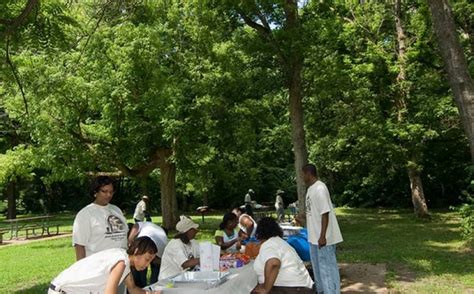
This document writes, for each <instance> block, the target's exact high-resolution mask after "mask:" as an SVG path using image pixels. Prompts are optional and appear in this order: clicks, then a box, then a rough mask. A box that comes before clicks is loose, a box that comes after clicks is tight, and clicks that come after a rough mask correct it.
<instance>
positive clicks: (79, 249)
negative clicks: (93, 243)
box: [74, 244, 86, 261]
mask: <svg viewBox="0 0 474 294" xmlns="http://www.w3.org/2000/svg"><path fill="white" fill-rule="evenodd" d="M74 250H75V251H76V261H79V260H81V259H83V258H84V257H86V247H85V246H83V245H79V244H74Z"/></svg>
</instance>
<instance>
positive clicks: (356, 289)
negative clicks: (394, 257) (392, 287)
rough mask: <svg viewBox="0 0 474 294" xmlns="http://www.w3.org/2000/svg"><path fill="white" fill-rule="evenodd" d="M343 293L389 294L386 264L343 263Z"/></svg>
mask: <svg viewBox="0 0 474 294" xmlns="http://www.w3.org/2000/svg"><path fill="white" fill-rule="evenodd" d="M339 272H340V275H341V292H342V293H389V291H388V289H387V285H386V282H385V276H386V275H387V266H386V265H385V264H369V263H341V264H339Z"/></svg>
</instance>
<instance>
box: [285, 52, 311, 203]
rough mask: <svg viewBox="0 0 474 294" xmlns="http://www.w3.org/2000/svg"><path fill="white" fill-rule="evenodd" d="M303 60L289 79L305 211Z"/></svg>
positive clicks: (298, 184) (300, 198)
mask: <svg viewBox="0 0 474 294" xmlns="http://www.w3.org/2000/svg"><path fill="white" fill-rule="evenodd" d="M302 69H303V62H302V60H298V61H297V62H296V64H294V65H293V66H292V67H291V71H292V72H291V73H290V81H289V87H288V92H289V100H290V101H289V103H290V119H291V138H292V141H293V153H294V155H295V172H296V188H297V192H298V203H299V209H300V211H305V201H306V197H305V194H306V185H305V183H304V180H303V173H302V171H301V170H302V168H303V166H304V165H305V164H307V163H308V151H307V150H306V140H305V132H304V117H303V105H302V101H301V100H302V93H301V71H302Z"/></svg>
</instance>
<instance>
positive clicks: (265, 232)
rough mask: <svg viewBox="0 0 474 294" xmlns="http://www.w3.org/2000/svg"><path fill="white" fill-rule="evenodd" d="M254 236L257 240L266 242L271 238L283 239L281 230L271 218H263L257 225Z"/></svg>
mask: <svg viewBox="0 0 474 294" xmlns="http://www.w3.org/2000/svg"><path fill="white" fill-rule="evenodd" d="M255 236H256V237H257V239H258V240H268V239H270V238H271V237H277V236H278V237H280V238H281V237H283V230H282V229H281V228H280V226H279V225H278V223H277V222H276V221H275V219H274V218H272V217H264V218H262V219H261V220H260V221H259V222H258V224H257V231H256V232H255Z"/></svg>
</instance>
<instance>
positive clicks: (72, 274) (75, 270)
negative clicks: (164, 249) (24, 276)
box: [48, 237, 161, 294]
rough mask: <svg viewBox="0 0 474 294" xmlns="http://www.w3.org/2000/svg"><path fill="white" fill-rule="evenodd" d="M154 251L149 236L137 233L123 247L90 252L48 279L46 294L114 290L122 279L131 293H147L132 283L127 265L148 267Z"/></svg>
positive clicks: (107, 292)
mask: <svg viewBox="0 0 474 294" xmlns="http://www.w3.org/2000/svg"><path fill="white" fill-rule="evenodd" d="M156 252H157V249H156V245H155V243H154V242H153V241H152V240H151V239H150V238H148V237H140V238H137V239H136V240H135V241H134V242H133V243H132V244H131V246H130V248H129V249H128V250H127V251H125V250H124V249H120V248H113V249H108V250H103V251H101V252H98V253H95V254H92V255H90V256H88V257H86V258H82V259H81V260H79V261H76V262H75V263H74V264H73V265H71V266H70V267H69V268H67V269H65V270H64V271H63V272H61V273H60V274H59V275H58V276H57V277H56V278H55V279H54V280H53V281H52V282H51V285H50V286H49V290H48V294H63V293H67V294H69V293H74V294H90V293H94V294H115V293H117V291H118V286H119V284H120V283H122V282H125V284H126V285H127V289H128V291H129V292H130V293H131V294H136V293H138V294H145V293H149V292H146V291H145V290H143V289H141V288H139V287H137V286H135V284H134V282H133V278H132V277H131V275H130V268H131V267H133V268H136V269H138V270H143V269H144V268H146V267H148V265H149V264H150V262H151V261H152V260H153V258H155V255H156ZM154 293H161V292H159V291H158V292H154Z"/></svg>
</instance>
